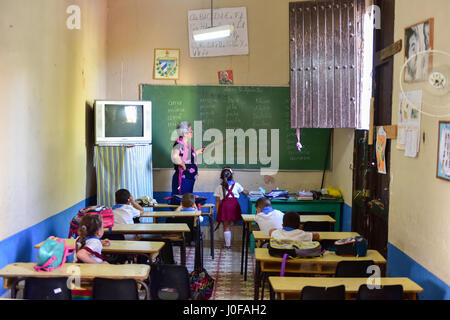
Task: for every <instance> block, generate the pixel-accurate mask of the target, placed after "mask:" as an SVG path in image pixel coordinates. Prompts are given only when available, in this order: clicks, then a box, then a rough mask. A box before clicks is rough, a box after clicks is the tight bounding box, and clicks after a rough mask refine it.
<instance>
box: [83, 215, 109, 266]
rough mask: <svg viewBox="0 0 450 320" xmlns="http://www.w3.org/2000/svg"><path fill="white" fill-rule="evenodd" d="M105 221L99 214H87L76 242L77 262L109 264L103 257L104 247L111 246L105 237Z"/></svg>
mask: <svg viewBox="0 0 450 320" xmlns="http://www.w3.org/2000/svg"><path fill="white" fill-rule="evenodd" d="M103 233H104V230H103V219H102V217H101V216H100V215H98V214H85V215H84V216H83V217H82V218H81V220H80V226H79V229H78V234H79V237H78V239H77V240H76V248H77V254H76V259H77V262H84V263H108V262H106V261H105V258H104V257H103V256H102V249H103V246H106V247H107V246H109V245H111V242H110V241H109V239H104V240H100V239H101V237H103Z"/></svg>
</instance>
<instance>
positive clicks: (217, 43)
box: [188, 7, 248, 58]
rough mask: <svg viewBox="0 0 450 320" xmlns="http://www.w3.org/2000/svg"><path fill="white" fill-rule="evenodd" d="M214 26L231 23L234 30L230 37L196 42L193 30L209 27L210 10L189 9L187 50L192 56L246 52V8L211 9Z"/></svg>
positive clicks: (240, 53)
mask: <svg viewBox="0 0 450 320" xmlns="http://www.w3.org/2000/svg"><path fill="white" fill-rule="evenodd" d="M213 23H214V27H216V26H220V25H226V24H231V25H233V27H234V31H233V33H232V35H231V37H228V38H226V39H222V40H213V41H201V42H196V41H194V38H193V36H192V33H193V31H194V30H199V29H206V28H210V27H211V10H210V9H202V10H189V11H188V27H189V50H190V55H191V57H192V58H196V57H216V56H229V55H245V54H248V33H247V8H246V7H235V8H218V9H214V10H213Z"/></svg>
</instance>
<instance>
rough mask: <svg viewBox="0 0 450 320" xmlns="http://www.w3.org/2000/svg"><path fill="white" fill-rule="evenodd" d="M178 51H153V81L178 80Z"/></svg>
mask: <svg viewBox="0 0 450 320" xmlns="http://www.w3.org/2000/svg"><path fill="white" fill-rule="evenodd" d="M179 70H180V49H155V60H154V64H153V79H155V80H178V78H179Z"/></svg>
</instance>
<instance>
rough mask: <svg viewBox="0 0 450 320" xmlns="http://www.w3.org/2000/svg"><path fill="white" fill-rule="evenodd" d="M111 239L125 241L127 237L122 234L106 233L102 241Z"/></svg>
mask: <svg viewBox="0 0 450 320" xmlns="http://www.w3.org/2000/svg"><path fill="white" fill-rule="evenodd" d="M105 231H106V230H105ZM104 239H109V240H125V236H124V235H123V234H121V233H112V232H105V233H104V234H103V237H102V240H104Z"/></svg>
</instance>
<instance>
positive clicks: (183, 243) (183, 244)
mask: <svg viewBox="0 0 450 320" xmlns="http://www.w3.org/2000/svg"><path fill="white" fill-rule="evenodd" d="M180 255H181V264H182V265H183V266H185V265H186V240H185V238H184V234H183V236H182V241H181V248H180Z"/></svg>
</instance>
